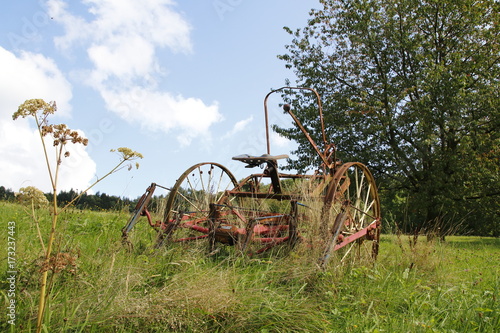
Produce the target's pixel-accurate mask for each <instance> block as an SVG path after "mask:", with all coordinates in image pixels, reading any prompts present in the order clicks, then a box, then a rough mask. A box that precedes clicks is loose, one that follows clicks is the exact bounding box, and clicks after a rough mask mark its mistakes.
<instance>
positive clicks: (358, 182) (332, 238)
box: [320, 162, 381, 266]
mask: <svg viewBox="0 0 500 333" xmlns="http://www.w3.org/2000/svg"><path fill="white" fill-rule="evenodd" d="M380 219H381V214H380V200H379V196H378V192H377V186H376V184H375V180H374V178H373V176H372V174H371V172H370V170H369V169H368V168H367V167H366V166H365V165H364V164H362V163H358V162H351V163H346V164H343V165H342V166H340V168H338V170H337V171H336V172H335V175H334V177H333V180H332V182H331V186H330V188H329V190H328V192H327V194H326V197H325V204H324V208H323V217H322V224H321V227H320V231H321V234H322V235H324V236H323V237H324V239H325V240H326V241H325V247H324V253H323V255H322V257H321V258H320V265H321V266H326V264H327V263H328V261H329V259H330V257H331V255H332V252H333V251H337V250H339V251H338V252H339V253H340V254H341V256H340V260H341V261H346V260H348V259H349V258H350V259H352V260H358V259H361V258H369V260H374V259H375V258H376V256H377V254H378V247H379V240H380V222H381V221H380Z"/></svg>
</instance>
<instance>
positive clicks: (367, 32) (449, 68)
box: [275, 0, 500, 235]
mask: <svg viewBox="0 0 500 333" xmlns="http://www.w3.org/2000/svg"><path fill="white" fill-rule="evenodd" d="M321 3H322V5H323V9H319V10H312V11H311V13H310V15H311V19H310V20H309V24H308V26H306V27H305V28H303V29H299V30H297V31H291V30H290V29H288V28H285V29H286V30H287V31H288V32H289V33H290V35H291V36H292V37H293V39H292V42H291V44H290V45H287V50H288V53H287V54H284V55H280V56H279V58H281V59H282V60H284V61H285V62H286V67H288V68H291V69H293V70H294V72H295V73H296V75H297V77H298V80H297V84H298V85H300V86H306V87H312V88H314V89H316V90H317V91H318V92H319V93H320V95H321V96H322V98H323V104H324V105H323V106H324V110H325V122H326V124H327V129H326V130H327V134H328V136H329V138H331V140H332V141H333V142H335V143H336V144H338V147H339V156H340V157H341V158H343V159H346V160H351V161H352V160H356V161H360V162H363V163H365V164H367V165H369V167H370V168H371V169H372V170H373V172H374V174H375V175H376V177H377V178H378V179H379V183H380V187H381V192H382V193H383V200H384V207H385V208H386V210H390V211H391V212H393V213H394V214H395V216H396V218H397V219H399V220H403V219H406V220H408V223H407V225H408V227H409V228H411V229H415V228H416V229H421V228H423V227H424V226H425V223H426V222H429V221H436V220H440V221H442V220H443V219H446V218H447V219H450V220H451V219H462V218H463V219H465V220H466V222H467V225H468V227H469V228H470V229H472V230H473V232H475V233H478V234H491V235H498V232H499V231H498V230H500V228H499V224H500V222H499V220H500V216H499V215H498V208H499V207H498V203H497V202H498V196H499V195H500V192H499V191H498V189H499V188H500V179H499V174H500V163H499V154H500V137H499V131H498V128H500V81H499V80H498V78H499V77H500V24H499V23H500V3H499V2H498V1H494V0H481V1H471V0H445V1H441V0H439V1H438V0H425V1H414V0H405V1H394V0H354V1H333V0H322V1H321ZM296 97H297V98H296V99H295V100H294V101H293V103H294V106H295V109H296V110H298V111H297V112H296V113H297V114H298V117H299V118H300V120H301V122H303V124H305V125H306V126H308V128H310V129H311V130H313V131H315V132H316V136H318V134H317V133H319V129H318V124H317V119H316V111H315V106H314V103H315V101H314V99H312V98H310V96H296ZM275 130H276V131H277V132H278V133H280V134H281V135H283V136H285V137H287V138H289V139H292V140H294V141H297V142H298V143H299V148H298V149H297V150H296V151H295V152H294V153H295V154H296V155H297V156H298V159H297V160H295V161H292V163H291V164H290V167H291V168H295V169H298V170H303V169H306V168H307V167H308V166H309V164H310V163H311V156H312V155H311V151H310V149H309V146H308V143H307V142H306V141H305V138H303V137H302V135H301V133H300V132H299V131H298V129H297V128H279V127H275ZM401 198H403V199H404V200H401Z"/></svg>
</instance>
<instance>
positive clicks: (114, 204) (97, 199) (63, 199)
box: [0, 186, 138, 210]
mask: <svg viewBox="0 0 500 333" xmlns="http://www.w3.org/2000/svg"><path fill="white" fill-rule="evenodd" d="M78 194H79V193H78V192H76V191H75V190H73V189H71V190H69V191H61V192H59V194H57V202H58V203H59V205H60V206H64V205H65V204H67V203H69V202H71V200H73V199H74V198H75V197H76V196H77V195H78ZM45 196H46V197H47V199H48V200H49V201H51V200H52V196H53V194H52V193H45ZM0 200H5V201H12V202H14V201H16V195H15V192H14V191H12V190H11V189H8V188H5V187H4V186H0ZM137 200H138V199H134V200H131V199H128V198H121V197H118V196H115V195H107V194H106V193H100V192H97V193H95V194H87V193H85V194H83V195H82V196H81V197H80V198H79V199H78V200H77V201H76V202H75V203H74V204H73V206H74V207H76V208H78V209H90V210H122V209H125V208H129V209H133V208H134V207H135V204H136V203H137Z"/></svg>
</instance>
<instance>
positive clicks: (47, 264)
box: [12, 99, 143, 333]
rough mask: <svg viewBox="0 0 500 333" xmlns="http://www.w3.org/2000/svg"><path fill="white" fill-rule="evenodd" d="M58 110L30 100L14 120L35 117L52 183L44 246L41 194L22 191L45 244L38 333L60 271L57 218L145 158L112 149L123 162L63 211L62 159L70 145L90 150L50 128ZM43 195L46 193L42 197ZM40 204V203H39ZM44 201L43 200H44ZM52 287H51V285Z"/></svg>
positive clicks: (59, 128)
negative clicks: (59, 192)
mask: <svg viewBox="0 0 500 333" xmlns="http://www.w3.org/2000/svg"><path fill="white" fill-rule="evenodd" d="M56 110H57V107H56V103H55V102H49V103H47V102H45V101H44V100H42V99H30V100H27V101H25V102H24V103H23V104H21V105H20V106H19V108H18V110H17V112H15V113H14V114H13V116H12V118H13V119H14V120H16V119H18V118H20V117H21V118H27V117H33V118H34V119H35V122H36V126H37V129H38V133H39V135H40V139H41V142H42V148H43V154H44V158H45V163H46V166H47V169H48V173H49V178H50V183H51V186H52V193H53V196H52V202H51V204H50V206H51V208H50V212H51V220H52V225H51V229H50V232H49V235H48V240H47V242H46V243H45V242H44V240H43V237H42V234H41V232H40V228H39V226H38V218H37V216H36V215H35V208H36V206H37V205H38V204H39V202H38V201H40V200H41V196H40V193H39V192H41V191H39V190H37V189H35V188H23V189H21V190H20V193H21V194H20V195H21V197H20V199H21V200H25V201H26V200H28V201H29V200H31V205H32V211H31V214H30V215H31V216H32V218H33V220H34V222H35V224H36V226H37V232H38V235H39V238H40V242H41V244H42V250H43V251H44V262H43V264H42V270H41V282H40V296H39V300H38V314H37V333H38V332H41V330H42V326H43V318H44V313H45V308H46V304H47V299H48V296H49V295H50V292H51V290H50V287H48V285H47V280H48V275H49V271H51V272H52V275H51V280H53V279H54V276H55V274H56V273H57V272H58V271H59V269H58V266H57V264H54V262H57V261H58V258H59V257H60V255H61V254H60V253H55V254H53V253H52V252H53V246H54V240H55V236H56V231H57V219H58V216H59V215H60V214H61V212H62V211H64V210H65V209H66V208H68V207H69V206H70V205H72V204H73V203H74V202H75V201H76V200H78V199H79V198H80V197H81V196H82V195H83V194H84V193H86V192H87V191H88V190H90V189H91V188H92V187H93V186H95V185H96V184H97V183H99V182H101V181H102V180H103V179H104V178H106V177H108V176H109V175H111V174H112V173H114V172H116V171H118V170H120V169H121V168H123V167H126V164H129V166H128V169H129V170H130V169H132V164H131V163H130V162H131V161H133V160H137V159H138V158H142V157H143V156H142V154H140V153H138V152H135V151H133V150H132V149H130V148H124V147H122V148H118V149H116V150H114V149H112V151H113V152H117V153H118V154H119V156H120V160H119V162H118V164H117V165H116V166H115V167H114V168H112V169H111V170H110V171H109V172H108V173H107V174H105V175H104V176H102V177H100V178H98V179H97V180H96V181H95V182H94V183H93V184H91V185H90V186H89V187H88V188H87V189H85V190H84V191H82V192H80V194H79V195H78V196H76V197H75V198H73V200H71V201H70V202H69V203H68V204H66V205H65V206H64V207H61V208H60V207H58V204H57V184H58V177H59V172H60V167H61V165H62V163H63V159H64V158H67V157H69V156H70V152H69V151H68V149H67V145H68V144H69V143H71V144H82V145H84V146H87V144H88V139H86V138H84V137H82V136H81V135H80V134H79V133H78V132H77V131H74V130H71V129H69V128H68V127H67V125H66V124H58V125H55V124H50V123H49V122H48V117H49V116H50V115H51V114H54V113H55V112H56ZM46 137H49V138H51V139H52V145H53V147H54V148H55V165H54V166H52V165H51V163H50V157H49V148H48V146H47V143H46V141H45V138H46ZM50 153H52V152H50ZM135 166H136V168H139V164H138V163H136V164H135ZM42 194H43V193H42ZM36 200H38V201H36ZM42 201H43V200H42ZM50 285H52V284H50Z"/></svg>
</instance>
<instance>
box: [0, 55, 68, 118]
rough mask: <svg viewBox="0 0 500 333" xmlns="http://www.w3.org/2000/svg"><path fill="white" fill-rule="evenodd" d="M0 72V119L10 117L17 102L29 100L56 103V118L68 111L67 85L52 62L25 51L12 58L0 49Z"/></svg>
mask: <svg viewBox="0 0 500 333" xmlns="http://www.w3.org/2000/svg"><path fill="white" fill-rule="evenodd" d="M0 69H1V71H0V72H1V73H2V75H1V76H0V94H1V95H2V98H1V99H0V105H1V106H2V110H1V111H0V117H1V116H2V115H3V116H5V114H4V113H9V114H10V115H12V113H14V111H15V110H16V109H17V107H18V106H19V105H20V104H21V103H23V102H24V101H25V100H27V99H31V98H42V99H45V100H46V101H56V102H57V105H58V108H59V109H60V111H58V114H59V115H68V113H69V111H71V105H70V103H69V101H70V99H71V97H72V94H71V85H70V83H69V82H68V81H67V80H66V79H65V77H64V75H63V74H62V73H61V72H60V71H59V69H58V68H57V65H56V64H55V63H54V61H53V60H51V59H49V58H46V57H44V56H43V55H41V54H33V53H28V52H22V53H21V54H20V56H19V57H16V55H15V54H13V53H11V52H9V51H7V50H5V49H4V48H2V47H0ZM0 119H1V118H0Z"/></svg>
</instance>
